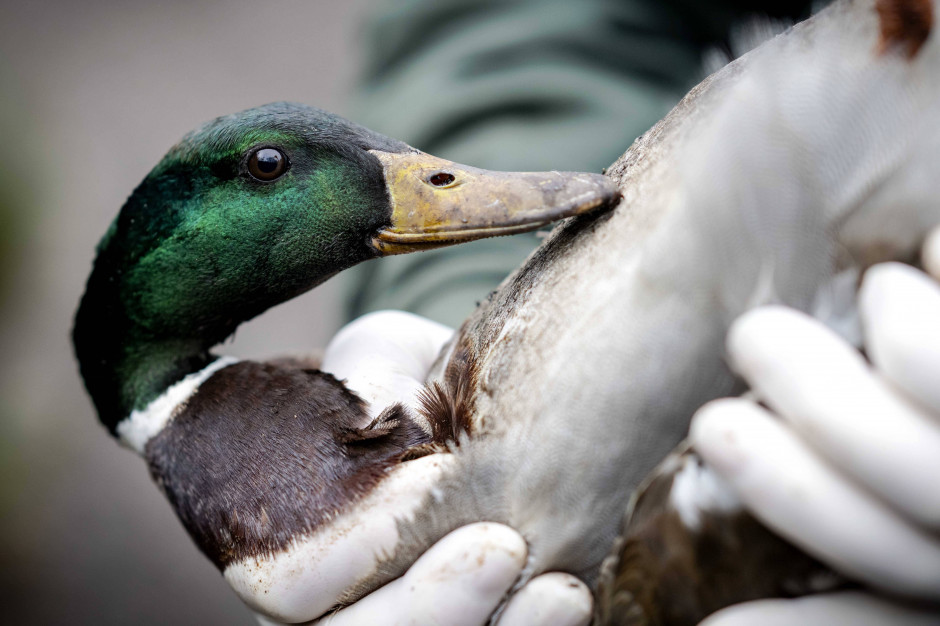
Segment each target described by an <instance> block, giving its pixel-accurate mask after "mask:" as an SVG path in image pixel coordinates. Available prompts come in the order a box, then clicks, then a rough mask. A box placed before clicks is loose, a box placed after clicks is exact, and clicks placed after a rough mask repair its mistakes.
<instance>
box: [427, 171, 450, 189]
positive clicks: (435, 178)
mask: <svg viewBox="0 0 940 626" xmlns="http://www.w3.org/2000/svg"><path fill="white" fill-rule="evenodd" d="M427 180H428V183H429V184H431V185H434V186H435V187H446V186H447V185H450V184H451V183H453V182H454V181H455V180H456V177H455V176H454V175H453V174H451V173H449V172H437V173H435V174H431V175H430V176H428V179H427Z"/></svg>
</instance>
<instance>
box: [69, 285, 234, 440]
mask: <svg viewBox="0 0 940 626" xmlns="http://www.w3.org/2000/svg"><path fill="white" fill-rule="evenodd" d="M109 295H110V294H103V293H100V292H99V291H98V290H96V289H93V288H91V286H90V288H89V290H88V291H87V292H86V295H85V297H84V298H83V300H82V304H81V306H80V307H79V310H78V313H77V314H76V318H75V329H74V331H73V332H74V334H73V337H74V341H75V351H76V356H77V357H78V361H79V365H80V368H81V373H82V378H83V379H84V381H85V387H86V388H87V389H88V393H89V395H91V397H92V400H93V401H94V403H95V407H96V408H97V410H98V415H99V417H100V419H101V421H102V422H103V423H104V424H105V426H107V427H108V429H109V430H110V431H111V433H112V434H115V433H116V430H117V426H118V424H119V423H120V422H121V421H123V420H125V419H126V418H128V417H129V416H130V415H131V413H132V412H133V411H135V410H138V411H139V410H142V409H144V408H146V407H147V406H148V404H150V403H151V402H153V401H154V400H155V399H157V398H158V397H160V395H161V394H163V393H164V392H165V391H166V390H167V389H168V388H169V387H171V386H172V385H173V384H174V383H177V382H179V381H180V380H182V379H183V378H185V377H186V376H188V375H190V374H193V373H195V372H198V371H200V370H202V369H204V368H205V367H207V366H208V365H210V364H211V363H212V362H213V361H214V360H215V359H216V357H214V356H213V355H211V354H210V353H209V348H210V347H211V346H212V345H214V344H216V343H218V342H220V341H221V340H223V339H224V338H225V337H226V336H228V335H229V334H231V331H232V330H234V327H235V325H234V324H232V325H231V328H226V329H218V330H216V331H215V332H206V333H205V334H204V336H203V337H192V338H185V337H158V336H155V334H154V333H153V332H152V331H150V330H148V329H146V328H143V327H141V325H140V324H138V323H136V322H135V321H134V320H133V319H131V318H130V316H128V315H127V314H126V313H125V308H124V307H123V306H120V305H119V304H118V303H116V302H115V300H116V297H113V296H112V297H109ZM210 335H211V336H210Z"/></svg>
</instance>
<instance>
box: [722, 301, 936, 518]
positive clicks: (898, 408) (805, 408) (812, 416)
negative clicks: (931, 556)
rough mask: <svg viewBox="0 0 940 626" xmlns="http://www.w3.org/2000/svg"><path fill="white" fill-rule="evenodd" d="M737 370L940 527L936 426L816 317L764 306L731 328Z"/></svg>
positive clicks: (844, 465)
mask: <svg viewBox="0 0 940 626" xmlns="http://www.w3.org/2000/svg"><path fill="white" fill-rule="evenodd" d="M728 352H729V354H730V356H731V359H732V362H733V364H734V366H735V369H737V370H738V372H739V373H740V374H741V375H743V376H744V378H745V379H747V381H748V383H750V385H751V387H752V389H753V390H754V391H755V392H756V394H757V395H758V397H760V398H761V399H762V400H764V401H765V402H766V403H767V404H769V405H770V406H771V408H772V409H773V410H774V411H775V412H776V413H778V414H779V415H780V416H781V417H783V418H784V419H785V420H786V421H787V422H789V423H790V424H792V425H793V427H794V428H795V429H796V430H797V431H798V432H800V433H802V434H803V435H804V438H805V440H806V441H807V442H809V443H810V444H811V445H812V446H813V447H815V448H816V449H818V450H819V451H820V452H821V453H822V455H823V456H824V458H825V459H826V460H827V461H829V462H831V463H832V464H834V465H836V466H838V467H839V468H841V469H842V470H844V471H845V472H846V473H847V474H848V475H849V476H851V477H854V478H855V479H856V480H857V481H858V482H860V483H861V484H862V485H864V486H865V487H867V488H869V489H871V490H872V491H874V492H875V493H877V494H878V495H879V496H881V497H882V498H884V499H885V500H886V501H887V502H889V503H891V504H892V505H893V506H895V507H896V508H898V509H899V510H900V511H901V512H903V513H904V514H905V515H906V516H910V517H911V518H913V519H914V520H916V521H917V522H919V523H921V524H924V525H927V526H929V527H931V528H940V481H938V480H937V477H938V476H940V428H938V427H937V424H936V423H935V422H934V421H933V420H932V419H931V418H929V417H927V416H926V415H925V413H924V411H922V410H921V409H919V408H918V407H916V406H913V405H912V404H911V403H909V402H907V401H905V400H904V399H903V398H902V397H900V396H899V395H898V393H897V392H896V391H895V390H894V389H892V388H891V387H890V386H889V385H888V384H887V383H886V382H885V381H884V380H882V379H881V378H880V377H879V376H877V375H876V374H875V373H874V371H873V370H872V369H871V368H870V367H868V365H867V363H865V361H864V360H863V359H862V357H861V355H860V354H859V353H858V352H857V351H856V350H855V349H853V348H852V347H851V346H849V345H848V344H847V343H845V342H844V341H843V340H842V339H840V338H839V337H838V336H836V335H835V334H834V333H833V332H831V331H830V330H829V329H827V328H826V327H824V326H823V325H822V324H820V323H819V322H817V321H816V320H814V319H812V318H810V317H808V316H806V315H804V314H802V313H800V312H798V311H795V310H793V309H787V308H783V307H764V308H761V309H755V310H753V311H751V312H749V313H746V314H745V315H743V316H741V318H739V319H738V320H737V321H736V322H735V323H734V324H733V325H732V328H731V330H730V332H729V334H728Z"/></svg>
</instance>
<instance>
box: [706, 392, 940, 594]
mask: <svg viewBox="0 0 940 626" xmlns="http://www.w3.org/2000/svg"><path fill="white" fill-rule="evenodd" d="M690 438H691V440H692V443H693V445H694V447H695V450H696V451H697V452H698V453H699V454H700V455H701V456H702V457H703V458H704V459H705V461H706V462H707V463H708V464H709V465H710V466H711V467H712V468H713V469H714V470H715V472H717V473H718V474H719V475H721V476H722V477H724V479H725V480H727V481H728V483H730V485H731V486H732V487H733V488H734V490H735V492H736V493H737V494H738V496H739V497H740V498H741V500H742V501H743V502H744V504H745V506H746V507H747V508H748V510H749V511H750V512H751V513H752V514H753V515H754V516H755V517H756V518H758V519H760V520H761V521H762V522H763V523H764V524H765V525H766V526H767V527H768V528H771V529H772V530H774V531H775V532H777V533H778V534H779V535H781V536H782V537H784V538H786V539H788V540H789V541H791V542H792V543H793V544H795V545H797V546H799V547H800V548H802V549H803V550H805V551H806V552H807V553H808V554H811V555H813V556H815V557H816V558H818V559H820V560H821V561H823V562H824V563H826V564H827V565H829V566H830V567H832V568H833V569H835V570H836V571H839V572H841V573H842V574H845V575H846V576H848V577H850V578H854V579H856V580H860V581H862V582H867V583H870V584H871V585H874V586H878V587H881V588H883V589H886V590H888V591H892V592H896V593H900V594H909V595H912V596H915V597H919V598H929V599H934V600H940V542H938V541H937V540H936V538H933V537H930V536H928V535H926V534H925V533H923V532H922V531H920V530H919V529H917V528H914V527H913V526H911V525H910V524H909V523H908V522H907V521H905V520H903V519H901V518H900V517H899V516H898V515H897V514H896V513H895V512H893V511H892V510H890V509H889V508H888V507H887V506H886V505H884V504H883V503H882V502H881V501H879V500H878V499H876V498H874V497H873V496H872V495H871V494H870V493H868V492H867V491H866V490H865V489H862V488H860V487H858V486H856V485H855V484H853V483H852V482H850V481H849V480H848V479H846V478H845V477H843V476H842V475H841V474H840V473H839V472H837V471H836V470H834V469H833V468H832V467H831V466H829V465H828V464H826V463H825V462H823V461H822V460H820V459H819V457H818V456H817V454H816V452H815V451H813V450H812V449H810V448H809V447H808V446H807V445H806V444H805V443H804V442H803V441H802V440H801V439H799V438H798V437H797V435H796V434H795V433H794V432H793V431H792V430H791V429H789V428H787V426H786V425H785V424H783V423H782V422H780V421H779V420H777V419H775V418H774V417H773V416H771V415H770V413H768V412H767V411H765V410H764V409H762V408H760V407H759V406H757V405H756V404H754V403H751V402H749V401H746V400H741V399H726V400H717V401H714V402H711V403H709V404H707V405H705V406H704V407H702V408H701V409H699V411H698V412H697V413H696V415H695V416H694V417H693V421H692V427H691V432H690Z"/></svg>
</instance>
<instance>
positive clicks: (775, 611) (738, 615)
mask: <svg viewBox="0 0 940 626" xmlns="http://www.w3.org/2000/svg"><path fill="white" fill-rule="evenodd" d="M938 623H940V608H932V609H931V608H924V607H915V606H908V605H904V604H900V603H897V602H892V601H889V600H886V599H884V598H880V597H878V596H875V595H872V594H869V593H864V592H861V591H845V592H841V593H826V594H819V595H813V596H805V597H802V598H797V599H793V600H784V599H773V600H757V601H754V602H745V603H743V604H735V605H734V606H730V607H728V608H726V609H722V610H721V611H718V612H717V613H713V614H712V615H710V616H709V617H707V618H706V619H705V620H703V621H702V622H700V623H699V626H754V624H760V625H761V626H793V624H799V625H800V626H886V625H887V624H890V625H891V626H936V625H937V624H938Z"/></svg>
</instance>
